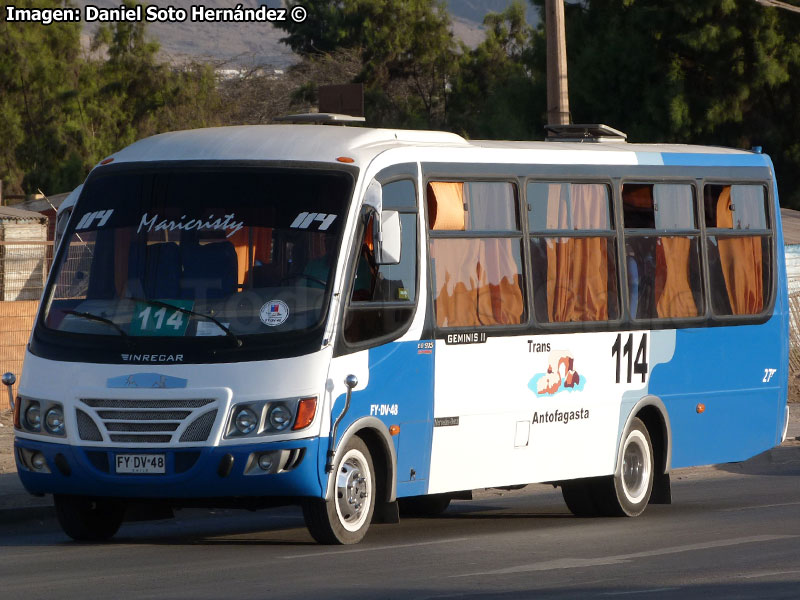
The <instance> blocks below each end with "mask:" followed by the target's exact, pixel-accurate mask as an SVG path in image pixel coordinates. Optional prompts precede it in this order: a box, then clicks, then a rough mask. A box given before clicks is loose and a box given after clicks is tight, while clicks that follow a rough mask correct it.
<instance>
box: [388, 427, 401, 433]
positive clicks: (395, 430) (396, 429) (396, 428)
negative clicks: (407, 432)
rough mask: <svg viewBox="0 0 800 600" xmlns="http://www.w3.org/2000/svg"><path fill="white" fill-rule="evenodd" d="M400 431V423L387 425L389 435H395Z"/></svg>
mask: <svg viewBox="0 0 800 600" xmlns="http://www.w3.org/2000/svg"><path fill="white" fill-rule="evenodd" d="M398 433H400V425H392V426H391V427H389V435H397V434H398Z"/></svg>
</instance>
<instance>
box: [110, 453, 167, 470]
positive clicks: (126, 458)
mask: <svg viewBox="0 0 800 600" xmlns="http://www.w3.org/2000/svg"><path fill="white" fill-rule="evenodd" d="M116 458H117V473H145V474H151V475H161V474H164V473H166V464H167V461H166V460H165V459H164V455H163V454H117V457H116Z"/></svg>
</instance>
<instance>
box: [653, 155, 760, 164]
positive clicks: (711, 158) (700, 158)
mask: <svg viewBox="0 0 800 600" xmlns="http://www.w3.org/2000/svg"><path fill="white" fill-rule="evenodd" d="M661 157H662V159H663V161H664V164H665V165H668V166H679V167H766V166H769V163H768V160H767V157H766V156H765V155H764V154H755V153H753V154H698V153H694V152H687V153H679V152H662V153H661Z"/></svg>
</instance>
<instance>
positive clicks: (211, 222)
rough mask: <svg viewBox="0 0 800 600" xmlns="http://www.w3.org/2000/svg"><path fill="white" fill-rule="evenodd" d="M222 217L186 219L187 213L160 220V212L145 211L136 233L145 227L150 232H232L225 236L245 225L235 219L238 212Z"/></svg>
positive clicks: (210, 216) (229, 235)
mask: <svg viewBox="0 0 800 600" xmlns="http://www.w3.org/2000/svg"><path fill="white" fill-rule="evenodd" d="M224 216H225V218H224V219H223V218H222V217H218V218H216V219H215V218H214V215H209V216H208V218H207V219H189V220H188V221H186V220H185V219H186V215H182V216H181V218H180V219H179V220H177V221H175V220H167V219H162V220H160V221H159V220H158V214H155V215H153V216H152V217H151V216H150V213H144V215H142V219H141V220H140V221H139V228H138V229H137V230H136V233H139V232H141V231H142V229H144V230H145V231H147V232H148V233H150V232H151V231H175V230H178V231H192V230H195V231H227V230H230V233H229V234H228V235H227V236H225V237H231V236H232V235H233V234H234V233H236V232H237V231H239V230H240V229H241V228H242V227H244V221H234V219H235V218H236V214H234V213H231V214H229V215H224Z"/></svg>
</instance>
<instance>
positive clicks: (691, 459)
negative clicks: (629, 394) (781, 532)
mask: <svg viewBox="0 0 800 600" xmlns="http://www.w3.org/2000/svg"><path fill="white" fill-rule="evenodd" d="M784 324H785V320H784V318H783V316H782V315H781V314H780V313H778V314H776V315H775V316H773V317H772V318H771V319H770V320H769V321H768V322H767V323H765V324H763V325H744V326H736V327H708V328H697V329H679V330H678V331H677V335H676V340H675V353H674V356H673V359H672V360H671V361H670V362H668V363H662V364H659V365H657V366H655V367H654V368H653V372H652V375H651V378H650V387H649V390H650V393H652V394H654V395H656V396H658V397H659V398H661V399H662V400H663V402H664V404H665V405H666V408H667V411H668V414H669V418H670V422H671V426H672V443H673V445H672V467H673V468H678V467H688V466H694V465H705V464H714V463H722V462H734V461H740V460H745V459H747V458H750V457H751V456H754V455H756V454H758V453H759V452H763V451H764V450H767V449H769V448H772V447H773V446H775V445H776V444H777V443H779V441H780V439H779V436H780V425H781V424H782V422H783V411H784V406H785V403H786V394H785V384H784V382H783V381H782V379H783V378H785V376H786V375H785V373H784V372H783V371H784V370H785V368H786V367H785V363H782V362H781V361H782V355H783V349H782V347H781V344H780V343H779V341H780V340H783V339H785V338H786V333H785V332H784V331H782V328H783V327H784ZM767 369H777V373H776V374H775V376H773V377H772V378H771V379H769V380H765V379H766V378H767V371H766V370H767ZM699 404H702V405H704V406H705V411H703V412H698V405H699Z"/></svg>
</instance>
